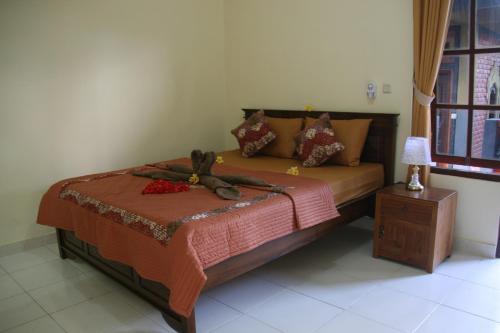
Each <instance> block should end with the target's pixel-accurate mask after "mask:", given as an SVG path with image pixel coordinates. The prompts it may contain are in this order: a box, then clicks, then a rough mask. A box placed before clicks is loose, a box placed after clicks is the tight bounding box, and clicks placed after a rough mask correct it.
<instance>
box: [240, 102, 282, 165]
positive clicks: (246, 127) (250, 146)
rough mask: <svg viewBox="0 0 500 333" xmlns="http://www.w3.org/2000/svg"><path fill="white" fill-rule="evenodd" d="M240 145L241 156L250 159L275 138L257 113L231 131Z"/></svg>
mask: <svg viewBox="0 0 500 333" xmlns="http://www.w3.org/2000/svg"><path fill="white" fill-rule="evenodd" d="M231 134H233V135H234V136H235V137H236V139H237V140H238V143H239V145H240V151H241V155H242V156H243V157H251V156H253V155H255V154H256V153H257V152H258V151H259V150H261V149H262V148H263V147H264V146H266V145H268V144H269V143H270V142H271V141H273V140H274V139H275V138H276V134H274V132H273V131H272V130H271V128H270V127H269V125H268V124H267V122H266V118H265V117H264V111H258V112H255V113H254V114H252V115H251V116H250V117H248V119H247V120H245V121H244V122H243V123H242V124H241V125H240V126H238V127H236V128H235V129H233V130H232V131H231Z"/></svg>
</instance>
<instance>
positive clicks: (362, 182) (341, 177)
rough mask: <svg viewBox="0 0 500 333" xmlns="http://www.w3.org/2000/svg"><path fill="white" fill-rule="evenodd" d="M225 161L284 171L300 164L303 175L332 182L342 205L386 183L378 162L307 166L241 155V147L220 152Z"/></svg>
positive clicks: (236, 164) (237, 165) (337, 200)
mask: <svg viewBox="0 0 500 333" xmlns="http://www.w3.org/2000/svg"><path fill="white" fill-rule="evenodd" d="M220 155H221V156H222V157H223V159H224V163H225V164H227V165H230V166H235V167H239V168H244V169H250V170H264V171H272V172H279V173H283V172H286V170H288V168H290V167H292V166H297V167H298V169H299V174H300V176H304V177H310V178H315V179H320V180H323V181H326V182H327V183H328V184H330V186H331V188H332V191H333V196H334V199H335V203H336V204H337V206H338V205H341V204H343V203H346V202H348V201H349V200H352V199H355V198H358V197H360V196H363V195H364V194H367V193H370V192H372V191H375V190H377V189H380V188H382V187H383V186H384V166H383V165H382V164H379V163H361V164H360V165H359V166H356V167H351V166H341V165H322V166H320V167H317V168H304V167H302V166H301V164H300V161H298V160H295V159H287V158H277V157H271V156H264V155H257V156H253V157H251V158H245V157H242V156H241V153H240V152H239V150H230V151H225V152H222V153H220Z"/></svg>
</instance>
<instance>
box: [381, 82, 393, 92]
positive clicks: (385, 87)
mask: <svg viewBox="0 0 500 333" xmlns="http://www.w3.org/2000/svg"><path fill="white" fill-rule="evenodd" d="M382 91H383V92H384V94H390V93H391V92H392V87H391V85H390V84H389V83H384V85H383V86H382Z"/></svg>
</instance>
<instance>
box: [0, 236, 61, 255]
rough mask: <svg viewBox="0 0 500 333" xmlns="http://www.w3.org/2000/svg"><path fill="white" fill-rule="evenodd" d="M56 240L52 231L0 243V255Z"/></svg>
mask: <svg viewBox="0 0 500 333" xmlns="http://www.w3.org/2000/svg"><path fill="white" fill-rule="evenodd" d="M56 241H57V238H56V233H55V232H52V233H50V234H48V235H43V236H38V237H34V238H30V239H26V240H23V241H19V242H15V243H11V244H6V245H0V257H3V256H8V255H11V254H15V253H18V252H21V251H24V250H30V249H34V248H37V247H40V246H44V245H48V244H52V243H55V242H56Z"/></svg>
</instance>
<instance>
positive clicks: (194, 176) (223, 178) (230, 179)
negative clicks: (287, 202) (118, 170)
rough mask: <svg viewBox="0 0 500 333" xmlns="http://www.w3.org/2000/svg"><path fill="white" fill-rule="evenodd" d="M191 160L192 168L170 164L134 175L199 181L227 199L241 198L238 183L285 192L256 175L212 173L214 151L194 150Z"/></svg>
mask: <svg viewBox="0 0 500 333" xmlns="http://www.w3.org/2000/svg"><path fill="white" fill-rule="evenodd" d="M191 160H192V168H190V167H188V166H185V165H182V164H169V165H167V169H166V170H161V171H156V170H155V171H146V172H134V175H135V176H140V177H148V178H152V179H165V180H170V181H184V182H190V183H199V184H201V185H204V186H205V187H206V188H208V189H209V190H211V191H212V192H214V193H215V194H217V195H218V196H219V197H221V198H222V199H226V200H239V199H240V198H241V192H240V190H239V189H238V188H237V186H236V185H240V186H249V187H261V188H265V189H266V190H268V191H272V192H279V193H282V192H283V189H282V188H281V187H279V186H275V185H272V184H269V183H267V182H265V181H263V180H261V179H258V178H255V177H251V176H239V175H214V174H212V166H213V165H214V163H215V161H216V155H215V153H214V152H206V153H203V152H202V151H201V150H193V151H192V152H191Z"/></svg>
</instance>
